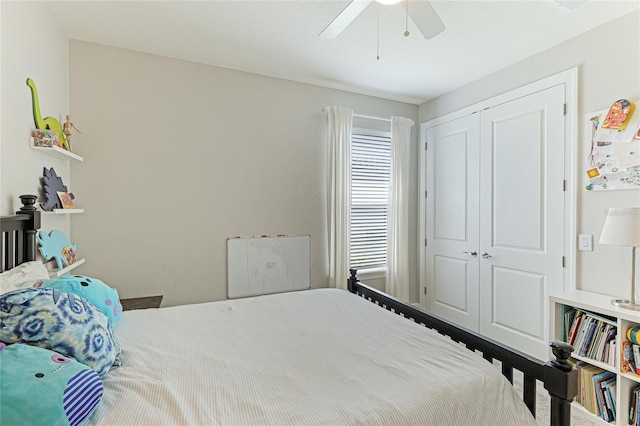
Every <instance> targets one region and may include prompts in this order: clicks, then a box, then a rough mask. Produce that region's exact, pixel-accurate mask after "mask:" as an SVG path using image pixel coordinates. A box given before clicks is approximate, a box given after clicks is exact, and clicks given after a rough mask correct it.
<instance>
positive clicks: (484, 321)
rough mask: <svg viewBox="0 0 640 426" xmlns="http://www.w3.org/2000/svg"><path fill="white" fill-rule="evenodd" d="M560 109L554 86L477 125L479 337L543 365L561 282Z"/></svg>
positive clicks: (491, 112) (559, 91) (493, 111)
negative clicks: (551, 301) (551, 302)
mask: <svg viewBox="0 0 640 426" xmlns="http://www.w3.org/2000/svg"><path fill="white" fill-rule="evenodd" d="M563 104H564V86H555V87H552V88H549V89H546V90H543V91H540V92H537V93H534V94H531V95H529V96H527V97H524V98H519V99H516V100H513V101H511V102H508V103H505V104H502V105H498V106H496V107H494V108H490V109H488V110H485V111H483V112H482V117H481V125H480V127H481V134H482V135H481V141H482V142H481V166H480V183H481V188H483V191H482V194H481V196H480V242H481V243H480V248H479V251H480V253H481V254H480V256H481V259H480V299H479V300H480V308H479V310H480V332H481V333H482V334H484V335H487V336H489V337H491V338H493V339H496V340H498V341H501V342H504V343H506V344H508V345H510V346H513V347H515V348H517V349H519V350H521V351H523V352H526V353H529V354H531V355H534V356H536V357H539V358H542V359H546V358H547V354H548V342H547V340H548V330H546V328H545V327H544V326H541V325H540V324H545V323H546V322H545V318H547V317H548V305H547V295H548V292H549V291H550V290H553V289H558V288H559V289H562V280H563V271H562V253H563V222H564V211H563V206H564V194H563V185H562V183H563V178H564V113H563ZM482 253H487V255H486V256H485V257H482ZM507 271H510V272H508V273H507Z"/></svg>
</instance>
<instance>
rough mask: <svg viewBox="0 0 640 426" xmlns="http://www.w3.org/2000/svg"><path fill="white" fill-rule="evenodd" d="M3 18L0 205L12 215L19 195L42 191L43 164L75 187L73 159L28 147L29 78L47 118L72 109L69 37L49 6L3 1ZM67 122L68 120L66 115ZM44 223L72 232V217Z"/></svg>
mask: <svg viewBox="0 0 640 426" xmlns="http://www.w3.org/2000/svg"><path fill="white" fill-rule="evenodd" d="M0 8H1V22H2V26H1V28H2V37H1V39H2V41H1V43H2V45H1V49H0V51H1V64H2V69H1V74H2V77H1V80H2V85H1V92H2V96H1V98H2V109H1V112H0V122H1V123H2V126H1V130H0V136H1V139H0V141H1V149H0V154H1V155H0V157H1V159H0V169H1V170H0V179H1V182H0V192H1V196H0V210H1V214H3V215H9V214H12V213H13V212H15V211H16V210H18V209H19V208H20V207H21V203H20V199H19V198H18V196H20V195H22V194H36V195H39V196H40V198H39V200H38V201H39V202H44V201H45V200H44V198H43V196H42V189H41V183H40V178H41V177H42V172H43V169H44V167H47V168H50V167H53V168H54V169H55V170H56V172H57V174H58V175H59V176H61V177H62V179H63V182H64V183H65V184H66V185H67V186H68V188H69V189H70V190H71V191H72V192H73V186H72V185H71V179H70V173H69V172H70V168H69V162H68V161H63V160H59V159H56V158H54V157H50V156H48V155H45V154H41V153H39V152H36V151H34V150H32V149H30V148H29V137H30V136H31V134H32V131H33V130H34V129H35V123H34V119H33V110H32V102H31V91H30V90H29V87H28V86H27V85H26V80H27V77H31V78H32V79H33V81H34V82H35V83H36V85H37V88H38V95H39V97H40V109H41V111H42V114H43V116H44V117H48V116H51V117H55V118H57V119H58V120H59V121H60V120H61V119H62V118H63V117H64V116H65V115H66V114H67V113H68V111H69V62H68V61H69V48H68V39H67V37H66V36H65V35H64V33H62V31H61V30H60V28H59V27H58V25H57V23H56V22H55V20H54V19H53V18H52V17H51V15H50V14H49V13H48V12H47V10H46V9H45V8H42V7H39V6H38V5H37V4H35V3H31V2H6V1H3V2H0ZM62 121H64V120H62ZM42 228H43V229H46V230H51V229H59V230H61V231H62V232H64V233H66V234H67V235H70V226H69V217H68V216H60V215H56V216H53V215H47V216H43V219H42Z"/></svg>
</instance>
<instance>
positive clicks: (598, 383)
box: [593, 371, 616, 422]
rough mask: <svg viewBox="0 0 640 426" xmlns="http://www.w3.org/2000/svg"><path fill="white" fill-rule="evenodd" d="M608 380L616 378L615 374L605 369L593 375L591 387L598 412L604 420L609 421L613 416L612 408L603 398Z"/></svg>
mask: <svg viewBox="0 0 640 426" xmlns="http://www.w3.org/2000/svg"><path fill="white" fill-rule="evenodd" d="M609 380H614V381H615V380H616V375H615V374H614V373H612V372H610V371H605V372H602V373H600V374H596V375H595V376H593V389H594V392H595V394H596V401H597V408H598V414H599V415H600V418H601V419H602V420H604V421H607V422H611V421H613V420H615V419H614V418H613V410H612V409H611V406H610V405H609V403H608V402H607V400H606V398H605V392H606V384H607V381H609Z"/></svg>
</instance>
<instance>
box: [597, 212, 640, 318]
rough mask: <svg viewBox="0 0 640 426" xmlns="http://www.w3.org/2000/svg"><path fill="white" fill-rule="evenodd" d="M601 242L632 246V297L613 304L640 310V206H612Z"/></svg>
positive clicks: (614, 301)
mask: <svg viewBox="0 0 640 426" xmlns="http://www.w3.org/2000/svg"><path fill="white" fill-rule="evenodd" d="M600 244H609V245H614V246H626V247H631V298H630V299H613V300H612V301H611V304H612V305H614V306H619V307H621V308H627V309H634V310H638V311H640V305H639V304H636V247H640V207H627V208H610V209H609V211H608V212H607V217H606V218H605V220H604V226H603V227H602V234H601V235H600Z"/></svg>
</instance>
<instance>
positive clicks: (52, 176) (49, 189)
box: [40, 167, 75, 211]
mask: <svg viewBox="0 0 640 426" xmlns="http://www.w3.org/2000/svg"><path fill="white" fill-rule="evenodd" d="M42 188H43V190H44V195H45V197H46V198H47V201H46V202H44V203H43V204H40V207H42V210H44V211H52V210H53V209H64V208H75V206H73V201H71V200H73V199H74V198H75V197H74V196H73V194H72V193H70V192H69V191H68V190H67V187H66V185H65V184H64V183H62V178H61V177H59V176H58V175H57V174H56V171H55V170H54V169H53V167H52V168H50V169H47V168H46V167H45V168H44V174H43V177H42ZM59 193H62V194H66V195H63V196H62V197H61V196H59V195H58V194H59ZM63 198H64V199H65V200H66V201H67V206H68V207H65V205H64V202H63V201H62V199H63ZM69 203H70V204H69ZM71 206H73V207H71Z"/></svg>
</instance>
